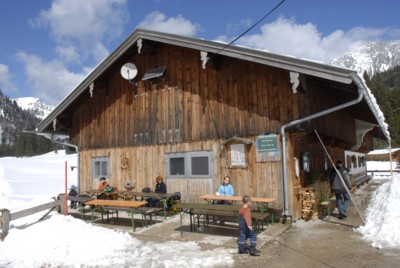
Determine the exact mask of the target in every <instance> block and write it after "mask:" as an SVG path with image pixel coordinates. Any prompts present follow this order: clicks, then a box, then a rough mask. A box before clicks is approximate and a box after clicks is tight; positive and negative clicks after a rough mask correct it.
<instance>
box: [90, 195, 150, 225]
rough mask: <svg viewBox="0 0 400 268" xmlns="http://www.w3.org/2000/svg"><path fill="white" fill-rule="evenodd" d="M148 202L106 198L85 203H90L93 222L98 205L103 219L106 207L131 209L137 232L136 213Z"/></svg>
mask: <svg viewBox="0 0 400 268" xmlns="http://www.w3.org/2000/svg"><path fill="white" fill-rule="evenodd" d="M146 204H147V202H143V201H125V200H104V199H95V200H90V201H87V202H86V203H85V205H90V212H91V213H90V214H91V218H92V222H94V209H95V207H96V206H98V207H100V208H101V212H102V213H101V219H102V220H103V211H104V208H114V209H116V210H125V209H129V213H130V215H131V220H132V229H133V232H135V219H134V214H135V213H136V212H137V211H140V210H141V209H142V208H143V206H145V205H146Z"/></svg>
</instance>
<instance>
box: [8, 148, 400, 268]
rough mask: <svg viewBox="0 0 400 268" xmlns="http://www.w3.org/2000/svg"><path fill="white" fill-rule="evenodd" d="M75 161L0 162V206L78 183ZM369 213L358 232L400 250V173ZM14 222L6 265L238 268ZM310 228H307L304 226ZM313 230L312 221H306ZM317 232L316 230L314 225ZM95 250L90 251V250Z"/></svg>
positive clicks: (186, 251)
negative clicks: (224, 267)
mask: <svg viewBox="0 0 400 268" xmlns="http://www.w3.org/2000/svg"><path fill="white" fill-rule="evenodd" d="M76 160H77V158H76V155H66V154H65V152H64V151H59V152H58V153H55V152H52V153H48V154H45V155H41V156H36V157H29V158H15V157H4V158H0V208H8V209H10V210H11V211H12V212H15V211H18V210H19V209H25V208H28V207H31V206H34V205H37V204H40V203H44V202H49V201H50V200H52V199H51V197H54V196H57V195H58V194H59V193H61V192H64V191H65V173H66V172H65V166H66V163H67V176H68V183H67V187H68V188H70V187H71V185H73V184H74V185H76V180H77V171H76V169H75V170H74V171H71V169H70V166H76ZM367 166H368V169H380V168H381V167H382V166H383V168H384V169H386V168H387V166H390V165H388V163H387V162H376V161H374V162H372V161H371V162H370V161H368V162H367ZM380 178H384V179H387V180H388V181H387V182H385V183H383V184H382V185H381V186H379V187H378V188H377V190H376V192H375V193H374V195H373V198H372V201H371V203H370V206H369V208H368V209H367V215H366V223H365V225H364V226H361V227H359V228H358V229H356V231H357V232H360V234H362V236H363V239H365V240H366V241H369V243H371V246H373V247H376V248H383V247H400V210H399V209H398V208H397V207H396V206H397V205H398V204H399V201H400V175H399V174H397V175H394V176H393V177H389V176H381V177H380ZM41 216H42V214H40V213H39V214H36V215H33V216H29V217H25V218H21V219H18V220H15V221H11V227H10V228H11V229H10V231H9V233H8V235H7V237H6V238H5V239H4V241H2V242H0V267H13V268H14V267H112V266H116V267H142V266H148V267H174V266H182V267H213V266H214V267H215V266H218V267H221V266H231V265H233V264H234V261H233V256H232V254H234V253H232V252H230V251H227V250H226V249H222V248H221V249H214V250H212V251H204V250H201V248H200V246H199V245H198V244H197V243H196V242H180V241H170V242H163V243H155V242H142V241H140V240H138V239H136V238H134V237H131V236H130V235H129V233H126V232H122V231H115V230H111V229H108V228H103V227H100V226H96V225H93V224H91V223H89V222H85V221H82V220H80V219H76V218H74V217H71V216H64V215H60V214H58V213H56V212H54V213H52V214H51V217H50V218H49V219H46V220H44V221H41V222H39V223H36V224H33V225H30V226H28V225H29V224H30V223H34V222H36V221H37V220H38V219H39V218H40V217H41ZM304 224H306V223H304ZM307 224H309V223H307ZM308 227H309V228H312V226H308ZM89 245H90V246H89Z"/></svg>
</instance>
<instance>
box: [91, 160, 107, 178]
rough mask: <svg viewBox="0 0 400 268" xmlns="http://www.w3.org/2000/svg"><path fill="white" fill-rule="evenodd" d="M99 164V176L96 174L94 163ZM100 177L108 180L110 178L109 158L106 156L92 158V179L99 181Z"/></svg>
mask: <svg viewBox="0 0 400 268" xmlns="http://www.w3.org/2000/svg"><path fill="white" fill-rule="evenodd" d="M97 162H100V169H101V170H100V174H96V163H97ZM103 162H106V171H105V172H104V170H102V166H103V165H102V163H103ZM101 177H106V178H107V179H109V178H110V177H111V170H110V157H108V156H100V157H92V179H93V180H96V179H100V178H101Z"/></svg>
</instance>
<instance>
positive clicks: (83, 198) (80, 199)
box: [67, 195, 94, 219]
mask: <svg viewBox="0 0 400 268" xmlns="http://www.w3.org/2000/svg"><path fill="white" fill-rule="evenodd" d="M67 198H68V200H69V201H73V202H78V204H79V212H80V214H81V219H83V214H85V202H87V201H90V200H94V199H93V198H91V197H89V196H69V195H68V196H67Z"/></svg>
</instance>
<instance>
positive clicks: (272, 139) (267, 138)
mask: <svg viewBox="0 0 400 268" xmlns="http://www.w3.org/2000/svg"><path fill="white" fill-rule="evenodd" d="M278 149H279V148H278V138H277V135H276V134H270V135H260V136H258V137H257V150H258V152H271V151H277V150H278Z"/></svg>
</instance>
